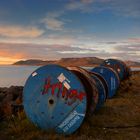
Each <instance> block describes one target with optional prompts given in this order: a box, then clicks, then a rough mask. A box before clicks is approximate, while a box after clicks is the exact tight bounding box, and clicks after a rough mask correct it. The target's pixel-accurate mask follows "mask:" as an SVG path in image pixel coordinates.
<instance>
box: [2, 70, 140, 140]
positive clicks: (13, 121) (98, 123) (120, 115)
mask: <svg viewBox="0 0 140 140" xmlns="http://www.w3.org/2000/svg"><path fill="white" fill-rule="evenodd" d="M22 90H23V87H10V88H0V139H1V140H14V139H18V140H24V139H26V140H33V139H37V140H52V139H56V140H59V139H61V140H65V139H68V140H75V139H76V140H93V139H94V140H126V139H127V140H140V72H133V74H132V76H131V77H130V78H129V79H127V80H125V81H123V82H122V83H121V85H120V88H119V90H118V92H117V94H116V96H115V97H114V98H113V99H109V100H107V101H106V103H105V105H104V107H103V108H101V109H100V110H99V111H98V112H96V113H95V114H94V115H93V116H92V117H89V118H86V121H85V122H84V124H83V125H82V126H81V128H80V129H79V130H78V131H77V132H76V133H74V134H73V135H71V136H62V135H58V134H55V133H54V132H46V131H43V130H40V129H39V128H36V127H35V126H34V125H33V124H31V123H30V122H29V120H28V119H27V118H26V116H25V114H24V112H23V111H22V109H23V108H22V106H21V103H22ZM15 104H16V105H18V106H14V105H15ZM12 114H13V115H12Z"/></svg>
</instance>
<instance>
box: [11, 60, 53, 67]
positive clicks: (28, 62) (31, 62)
mask: <svg viewBox="0 0 140 140" xmlns="http://www.w3.org/2000/svg"><path fill="white" fill-rule="evenodd" d="M54 62H55V61H43V60H38V59H29V60H21V61H17V62H15V63H14V64H13V65H35V66H36V65H37V66H38V65H46V64H51V63H54Z"/></svg>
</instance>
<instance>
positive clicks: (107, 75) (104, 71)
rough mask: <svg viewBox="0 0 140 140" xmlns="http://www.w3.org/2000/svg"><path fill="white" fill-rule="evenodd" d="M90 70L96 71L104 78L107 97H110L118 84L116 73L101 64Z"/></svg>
mask: <svg viewBox="0 0 140 140" xmlns="http://www.w3.org/2000/svg"><path fill="white" fill-rule="evenodd" d="M91 72H95V73H98V74H100V75H101V76H102V77H103V78H104V79H105V81H106V83H107V85H108V94H107V98H112V97H113V96H114V95H115V94H116V91H117V89H118V87H119V85H120V80H119V77H118V74H117V73H116V72H115V71H114V70H113V69H111V68H108V67H103V66H99V67H95V68H93V69H92V70H91Z"/></svg>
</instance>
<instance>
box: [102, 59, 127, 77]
mask: <svg viewBox="0 0 140 140" xmlns="http://www.w3.org/2000/svg"><path fill="white" fill-rule="evenodd" d="M101 66H105V67H110V68H112V69H114V70H115V71H116V72H117V73H118V75H119V78H120V80H124V79H125V78H126V77H127V76H128V73H129V72H128V70H127V66H126V64H125V63H124V62H123V61H121V60H117V59H107V60H105V61H104V62H103V63H102V64H101Z"/></svg>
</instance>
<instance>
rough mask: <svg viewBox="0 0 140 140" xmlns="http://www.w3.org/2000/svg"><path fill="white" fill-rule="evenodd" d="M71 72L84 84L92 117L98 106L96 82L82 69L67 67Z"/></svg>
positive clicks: (89, 113)
mask: <svg viewBox="0 0 140 140" xmlns="http://www.w3.org/2000/svg"><path fill="white" fill-rule="evenodd" d="M67 68H68V69H69V70H71V71H72V72H73V73H74V74H75V75H76V76H77V77H78V78H79V79H80V80H81V82H82V83H83V85H84V87H85V90H86V93H87V105H88V107H87V108H88V110H87V112H88V115H92V114H93V113H94V111H95V109H96V106H97V104H98V98H99V93H98V89H97V86H96V81H95V80H94V79H93V78H92V77H91V75H90V74H89V72H88V71H87V70H85V69H83V68H81V67H67Z"/></svg>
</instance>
